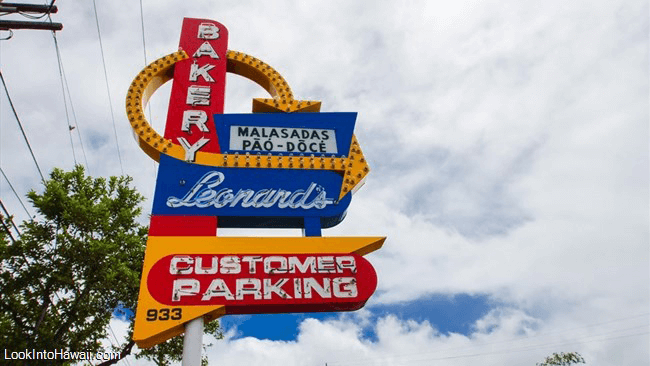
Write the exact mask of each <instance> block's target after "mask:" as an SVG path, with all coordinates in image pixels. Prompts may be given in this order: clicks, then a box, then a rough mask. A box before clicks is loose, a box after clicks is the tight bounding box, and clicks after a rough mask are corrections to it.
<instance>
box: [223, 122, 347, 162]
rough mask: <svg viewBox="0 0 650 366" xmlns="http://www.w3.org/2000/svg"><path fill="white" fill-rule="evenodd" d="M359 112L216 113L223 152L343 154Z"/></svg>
mask: <svg viewBox="0 0 650 366" xmlns="http://www.w3.org/2000/svg"><path fill="white" fill-rule="evenodd" d="M356 118H357V114H356V112H334V113H255V114H215V115H214V122H215V126H216V129H217V136H218V138H219V146H220V148H221V151H222V152H223V153H240V154H244V153H247V152H248V153H252V154H256V153H260V154H272V155H279V154H283V155H290V154H292V155H300V154H303V155H312V154H313V155H314V156H342V155H347V154H348V152H349V151H350V142H351V141H352V133H353V131H354V123H355V121H356Z"/></svg>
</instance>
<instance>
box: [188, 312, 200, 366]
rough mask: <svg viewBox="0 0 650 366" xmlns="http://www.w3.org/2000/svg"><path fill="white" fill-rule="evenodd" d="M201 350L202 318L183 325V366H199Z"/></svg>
mask: <svg viewBox="0 0 650 366" xmlns="http://www.w3.org/2000/svg"><path fill="white" fill-rule="evenodd" d="M202 348H203V317H198V318H196V319H192V320H190V321H189V322H187V323H185V336H184V337H183V366H201V351H202Z"/></svg>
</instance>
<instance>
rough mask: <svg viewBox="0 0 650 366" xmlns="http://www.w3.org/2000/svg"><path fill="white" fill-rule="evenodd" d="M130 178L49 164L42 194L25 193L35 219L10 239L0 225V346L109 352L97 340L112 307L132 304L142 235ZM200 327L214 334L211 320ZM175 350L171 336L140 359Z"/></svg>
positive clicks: (127, 346)
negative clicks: (95, 175) (92, 174)
mask: <svg viewBox="0 0 650 366" xmlns="http://www.w3.org/2000/svg"><path fill="white" fill-rule="evenodd" d="M131 181H132V179H131V178H130V177H124V176H123V177H110V178H109V179H104V178H92V177H88V176H86V175H85V172H84V169H83V167H81V166H77V167H75V169H74V170H73V171H71V172H64V171H62V170H60V169H54V170H53V171H52V173H51V174H50V179H48V180H47V181H46V182H44V190H43V193H41V194H39V193H37V192H36V191H33V190H32V191H30V192H29V193H28V195H27V197H28V198H29V200H30V201H31V203H32V205H33V206H34V207H35V208H36V210H37V212H38V218H37V219H34V220H30V221H25V222H23V223H22V225H20V227H21V231H22V232H21V234H20V236H19V237H18V238H16V239H15V240H13V238H11V237H10V236H9V235H7V234H8V233H7V232H6V230H3V229H2V228H0V348H4V349H6V350H8V351H12V350H15V351H20V350H25V349H36V350H41V349H42V350H54V349H65V350H70V351H91V352H97V351H109V350H107V349H104V347H103V346H102V345H101V343H100V340H102V339H105V338H106V337H107V329H108V324H109V321H110V320H111V318H112V316H113V313H114V311H115V309H116V307H118V306H122V307H124V308H127V309H135V305H136V301H137V298H138V289H139V283H140V275H141V271H142V261H143V258H144V249H145V245H146V239H147V227H146V226H142V225H140V224H139V223H138V222H137V217H138V216H139V215H140V213H141V209H140V207H139V205H140V203H142V201H143V197H142V195H140V194H139V193H138V192H137V191H136V190H135V189H134V188H133V187H131ZM2 220H3V222H4V220H5V218H3V219H2ZM3 227H5V226H3ZM131 329H132V324H131ZM206 329H207V330H208V331H210V332H211V333H212V334H214V335H216V336H217V337H219V336H220V333H219V330H218V324H217V323H216V322H215V323H214V324H211V325H209V326H206ZM133 345H134V343H133V341H132V340H131V334H129V335H128V336H127V339H126V340H125V341H124V343H123V344H120V345H116V346H115V345H114V346H113V349H112V350H113V351H119V352H121V355H122V357H125V356H127V355H129V354H130V353H131V352H132V349H133ZM179 347H180V348H179ZM181 350H182V339H181V337H176V338H175V339H172V340H170V341H168V342H166V345H162V346H158V347H154V348H153V349H152V350H148V351H146V352H145V353H143V355H142V357H146V358H149V359H152V360H154V361H156V362H158V363H159V364H160V365H167V364H169V362H170V360H177V359H179V358H180V356H181ZM117 361H118V360H113V361H112V362H111V361H109V362H105V363H104V364H103V365H110V364H112V363H116V362H117ZM21 362H22V361H16V364H21ZM31 363H32V362H31V361H30V364H31ZM49 363H53V362H52V361H48V364H49ZM58 363H59V364H66V362H65V361H63V360H59V361H58Z"/></svg>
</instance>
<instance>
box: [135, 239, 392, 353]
mask: <svg viewBox="0 0 650 366" xmlns="http://www.w3.org/2000/svg"><path fill="white" fill-rule="evenodd" d="M384 240H385V238H384V237H212V236H164V237H163V236H160V237H157V236H150V237H149V240H148V241H147V250H146V253H145V259H144V267H143V272H142V279H141V283H140V296H139V298H138V307H137V310H136V316H135V317H136V318H135V329H134V332H133V339H134V340H135V341H136V343H137V345H138V347H140V348H148V347H151V346H154V345H156V344H158V343H160V342H163V341H165V340H167V339H169V338H171V337H174V336H176V335H179V334H181V333H183V331H184V328H183V324H184V323H186V322H188V321H190V320H192V319H195V318H198V317H200V316H202V317H204V318H205V319H206V321H209V320H212V319H215V318H217V317H220V316H222V315H224V314H226V312H227V308H226V306H223V305H196V304H194V305H185V304H186V303H184V302H183V301H182V300H184V298H185V297H191V296H187V295H188V292H192V286H193V284H194V283H196V286H198V280H194V279H187V278H181V277H183V276H181V275H182V274H184V273H190V272H192V271H195V273H199V271H200V272H201V273H202V274H215V273H216V272H217V271H220V272H219V273H220V274H222V276H220V277H224V276H227V274H228V268H227V267H228V263H227V262H226V263H224V261H227V260H231V259H232V258H233V257H237V256H239V258H243V259H244V261H246V255H257V256H260V255H264V254H269V255H273V256H270V257H268V258H267V259H268V261H266V262H265V263H261V259H256V257H255V256H252V257H250V259H249V261H248V262H247V263H248V264H247V266H248V265H250V266H253V265H255V264H256V262H255V260H257V265H258V266H260V267H264V266H267V267H271V268H270V270H269V268H260V269H261V270H260V271H259V272H263V270H264V269H266V270H267V271H266V272H267V273H269V272H273V270H277V269H278V267H277V266H278V265H281V264H282V261H283V260H284V261H285V263H286V259H285V257H286V256H288V255H291V257H290V258H289V261H291V259H292V258H295V261H296V263H297V266H298V268H299V269H300V270H299V271H297V272H308V271H309V269H308V267H309V266H310V265H311V267H312V269H311V270H312V272H315V273H316V275H321V276H323V275H324V273H334V274H336V273H343V274H342V275H341V276H340V277H335V278H333V279H332V286H330V282H327V288H328V291H330V292H333V293H334V295H333V296H332V297H333V299H332V301H334V300H336V299H334V298H336V297H340V298H343V299H345V298H346V297H347V298H351V297H353V296H356V295H357V292H362V291H363V288H362V286H361V285H359V290H357V285H356V284H355V283H352V281H356V279H355V278H354V275H356V273H357V269H358V270H359V272H362V269H363V268H362V266H361V264H362V263H360V262H361V261H360V260H357V261H356V262H357V263H356V264H354V258H353V257H352V256H350V255H348V256H338V257H336V256H333V255H329V256H324V255H323V254H328V253H330V254H331V253H336V254H345V253H349V254H354V255H357V256H363V255H365V254H368V253H370V252H373V251H375V250H377V249H379V248H380V247H381V246H382V245H383V242H384ZM206 254H210V256H211V258H210V259H212V258H214V261H215V262H214V263H215V264H216V266H214V267H213V266H211V263H205V262H204V263H200V262H198V261H197V263H195V262H194V260H193V258H192V255H206ZM301 254H305V255H306V254H310V255H312V256H311V257H304V256H303V258H300V255H301ZM217 256H219V257H220V259H221V268H220V269H216V268H217V266H218V264H217V260H218V258H217ZM310 258H311V262H310V263H309V262H308V259H310ZM163 259H165V260H166V261H164V260H163ZM206 262H207V261H206ZM188 263H191V264H192V267H194V268H190V266H187V264H188ZM251 263H252V264H251ZM269 263H270V264H269ZM289 263H291V262H289ZM301 266H302V267H301ZM328 266H330V267H328ZM212 268H214V270H212ZM240 268H241V265H240ZM231 269H232V268H231ZM152 271H153V272H155V275H154V276H151V277H152V278H149V277H150V276H149V274H150V273H152ZM231 272H232V271H231ZM285 272H288V271H285ZM347 272H349V273H348V274H346V273H347ZM237 273H240V272H237ZM350 273H351V274H350ZM161 274H162V275H161ZM372 275H374V272H373V274H372ZM165 276H167V278H165ZM185 277H187V276H185ZM346 279H347V280H346ZM172 280H174V281H172ZM281 280H282V281H284V282H282V285H284V286H285V287H287V286H288V287H289V288H290V289H293V288H292V287H291V286H292V283H289V284H286V283H287V280H286V279H281ZM192 281H194V282H192ZM218 281H221V280H219V279H218V280H217V282H215V283H216V284H215V285H211V287H210V289H209V291H211V292H210V293H211V294H213V295H214V294H219V295H220V296H223V298H228V297H229V296H230V297H232V298H233V299H234V297H235V295H234V294H230V291H231V289H229V288H228V287H227V285H226V283H225V282H223V281H221V282H218ZM264 281H268V282H263V283H266V284H267V287H268V288H269V289H270V290H269V291H271V292H274V293H268V296H269V298H272V297H273V295H278V294H280V295H282V296H285V297H287V295H286V292H285V290H283V289H282V285H281V286H278V282H279V281H276V282H271V280H269V279H265V280H264ZM306 281H307V280H304V283H303V282H301V280H299V279H295V280H294V282H295V283H296V284H298V285H300V286H302V287H300V289H299V290H297V291H299V292H298V293H299V294H300V297H301V298H307V291H304V293H303V288H305V289H306V290H309V291H311V290H312V288H313V291H314V293H315V295H314V296H316V295H317V294H316V293H317V292H318V293H319V294H321V295H322V294H323V293H322V292H323V291H325V289H324V287H318V286H316V285H314V284H313V283H311V282H309V283H307V282H306ZM310 281H312V280H310ZM337 281H338V282H337ZM346 281H347V282H346ZM172 282H174V289H173V290H174V292H173V295H172V296H167V298H166V299H165V300H161V298H160V295H159V294H160V293H161V292H162V291H165V293H172V289H171V288H170V286H171V283H172ZM312 282H313V281H312ZM334 283H338V284H339V287H338V288H337V287H335V286H334V285H333V284H334ZM307 285H309V286H307ZM254 290H259V287H258V288H257V289H255V288H249V287H246V284H243V285H241V288H239V291H244V292H246V291H248V292H249V293H250V294H251V298H252V297H254V294H253V293H252V292H253V291H254ZM368 291H369V292H370V293H371V292H372V291H374V284H373V288H372V289H369V290H368ZM368 291H366V292H368ZM184 292H185V293H184ZM194 292H197V291H194ZM232 292H233V293H234V292H235V291H232ZM194 294H195V295H196V293H194ZM204 296H205V295H204ZM214 296H216V295H214ZM259 296H260V298H261V297H262V295H259ZM265 296H266V295H265ZM325 296H328V294H325ZM329 296H331V294H330V295H329ZM242 297H244V296H242ZM276 297H277V296H276ZM292 297H294V298H295V297H297V296H296V293H292ZM156 298H157V299H158V300H157V299H156ZM255 298H257V297H255ZM179 304H180V305H179ZM280 306H282V305H281V304H280V305H277V307H276V309H277V308H279V307H280ZM307 306H309V304H308V305H307ZM271 312H277V311H271Z"/></svg>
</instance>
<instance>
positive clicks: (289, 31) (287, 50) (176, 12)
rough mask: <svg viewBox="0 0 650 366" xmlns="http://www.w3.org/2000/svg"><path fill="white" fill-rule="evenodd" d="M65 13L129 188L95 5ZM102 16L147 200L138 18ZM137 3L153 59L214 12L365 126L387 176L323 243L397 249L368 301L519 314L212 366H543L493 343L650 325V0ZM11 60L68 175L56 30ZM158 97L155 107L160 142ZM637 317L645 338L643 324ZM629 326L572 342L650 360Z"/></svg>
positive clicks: (130, 158)
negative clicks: (435, 296)
mask: <svg viewBox="0 0 650 366" xmlns="http://www.w3.org/2000/svg"><path fill="white" fill-rule="evenodd" d="M57 5H58V6H59V9H60V10H59V13H58V14H56V15H55V16H54V19H55V21H61V22H63V23H64V25H65V28H64V30H63V31H62V32H60V33H59V35H58V39H59V43H60V45H61V49H62V55H63V60H64V62H65V69H66V75H67V78H68V83H69V86H70V92H71V94H72V101H73V103H74V107H75V112H76V116H77V120H78V123H79V127H80V129H81V132H82V136H83V138H84V146H85V148H86V153H87V155H88V160H89V165H90V171H91V172H92V173H93V174H94V175H111V174H113V175H114V174H119V173H120V167H119V163H118V162H117V155H116V153H115V151H116V150H115V142H114V136H113V127H112V121H111V119H110V111H109V107H108V100H107V96H106V85H105V81H104V79H103V68H102V65H101V59H100V55H99V48H98V44H97V38H96V29H95V23H94V18H93V12H92V7H91V3H90V2H87V3H84V4H75V5H74V6H72V4H65V3H61V4H57ZM97 5H98V7H99V9H98V13H99V15H100V23H101V26H102V36H103V41H104V51H105V53H106V63H107V68H108V69H107V72H108V75H109V77H110V91H111V97H112V102H113V107H114V108H113V109H114V113H115V118H116V121H115V122H116V129H117V131H118V138H119V142H120V147H121V149H122V157H123V161H124V171H125V173H127V174H130V175H133V176H134V178H135V182H136V184H137V186H138V187H139V189H140V190H141V191H142V192H143V193H144V194H146V195H147V196H148V197H150V196H151V195H152V192H153V184H154V177H155V170H154V164H153V163H152V162H151V161H150V160H149V158H148V157H146V156H145V155H144V154H143V153H142V152H141V151H139V149H138V148H137V146H136V144H135V143H134V142H133V140H132V138H131V131H130V129H129V126H128V124H127V122H126V118H125V116H124V112H123V108H122V105H123V100H124V96H125V93H126V90H127V88H128V85H129V84H130V82H131V80H132V78H133V77H134V76H135V75H136V74H137V72H138V71H139V70H140V69H141V68H142V67H143V63H144V61H143V57H144V56H143V54H142V44H141V34H140V23H139V6H138V4H137V3H136V2H120V1H117V2H98V4H97ZM143 5H144V9H145V26H146V36H147V53H148V59H149V61H152V60H153V59H155V58H158V57H161V56H163V55H164V54H168V53H171V52H173V51H174V50H175V49H176V47H177V41H178V32H179V29H180V24H181V18H182V17H183V16H194V17H204V18H211V19H215V20H218V21H220V22H222V23H223V24H225V25H226V26H227V27H228V28H229V31H230V47H229V48H231V49H234V50H239V51H243V52H247V53H250V54H253V55H255V56H257V57H259V58H261V59H263V60H265V61H266V62H268V63H269V64H271V65H272V66H274V67H275V68H276V69H277V70H278V71H279V72H280V73H282V74H283V75H284V76H285V78H286V79H287V80H288V82H289V83H290V84H291V86H292V88H293V90H294V92H295V94H296V95H297V96H298V97H304V98H314V99H322V100H323V110H324V111H358V112H359V118H358V122H357V136H358V137H359V140H360V143H361V146H362V148H363V150H364V152H365V154H366V156H367V157H368V159H369V161H370V162H371V167H372V169H373V172H372V174H371V175H370V177H369V180H368V183H367V184H366V186H365V187H364V188H363V189H362V190H361V191H359V193H358V194H357V195H356V196H355V198H354V199H353V203H352V205H351V207H350V211H349V214H348V217H347V218H346V220H345V221H344V222H343V223H342V224H341V225H340V226H339V227H337V228H334V229H331V230H327V231H326V233H325V235H332V236H334V235H387V236H388V241H387V242H386V244H385V246H384V248H383V249H382V250H381V251H379V252H377V253H374V254H372V255H371V261H372V263H373V264H374V265H375V267H376V268H377V271H378V275H379V291H378V294H377V295H376V296H375V297H374V298H373V299H372V300H371V303H394V302H400V301H407V300H411V299H417V298H420V297H423V296H425V295H427V294H431V293H445V294H454V293H480V294H486V295H488V296H490V297H491V298H494V299H495V300H497V301H500V302H503V303H507V304H508V306H509V308H508V310H503V309H501V310H499V311H497V310H495V312H493V313H491V314H490V315H489V316H487V317H486V318H484V319H482V320H481V321H480V322H479V323H477V333H473V334H472V335H471V336H470V337H466V336H461V335H452V336H445V335H440V334H438V333H436V331H435V329H434V328H433V327H432V325H429V324H426V323H414V322H408V321H401V320H397V319H395V318H392V317H387V318H383V319H382V320H381V321H380V322H378V323H377V324H376V325H375V326H376V332H377V334H378V337H379V338H378V341H377V342H370V341H368V340H367V339H363V338H361V336H360V335H361V328H360V326H359V325H358V324H357V323H356V322H358V321H359V320H358V319H357V318H354V317H352V318H345V319H343V320H339V321H336V322H333V321H328V322H319V321H315V320H307V321H305V322H304V323H303V324H302V325H301V332H300V336H299V338H298V340H297V341H296V342H272V341H261V340H256V339H251V338H243V339H234V338H229V339H227V340H226V341H224V342H218V343H217V344H216V345H215V348H214V351H211V352H214V355H215V356H214V357H215V358H214V359H215V363H218V362H222V361H223V360H224V359H228V360H229V362H228V363H230V360H233V362H242V364H256V363H260V364H262V363H264V362H265V361H266V362H268V360H269V359H273V360H274V362H273V363H278V364H279V363H286V364H288V365H290V364H306V363H309V362H311V361H313V363H314V364H322V361H329V360H331V361H332V362H333V361H337V360H339V361H344V360H346V359H350V360H353V359H355V360H356V359H361V360H366V359H367V357H369V356H373V357H377V358H378V361H377V362H374V363H372V362H370V363H366V364H411V363H410V362H404V360H410V359H404V360H400V359H399V357H397V358H389V357H393V356H395V355H412V357H413V358H414V359H418V358H417V357H421V359H422V360H423V361H422V363H426V361H425V360H429V361H431V360H433V359H435V358H444V357H451V356H454V355H462V354H469V353H481V354H482V355H481V356H476V357H468V358H459V359H450V358H444V359H440V360H439V361H436V362H440V364H449V365H464V364H469V363H472V364H475V363H477V361H479V360H480V363H481V364H495V365H501V364H534V363H535V362H538V361H541V359H542V358H543V356H544V355H546V354H548V353H550V352H553V351H556V350H558V347H559V346H557V347H550V348H545V349H541V350H536V351H535V352H532V351H531V352H528V351H521V352H501V350H502V348H498V347H497V346H496V345H492V346H485V344H484V343H482V342H486V343H490V342H500V341H504V340H506V339H511V338H513V337H514V338H517V337H519V336H520V333H521V332H526V331H525V330H524V328H522V327H526V326H529V327H533V328H534V329H533V328H531V329H533V330H534V331H539V332H542V331H544V332H553V331H558V330H562V329H567V328H571V327H573V328H576V327H580V326H584V325H586V324H593V323H595V322H598V321H600V320H603V321H606V320H609V319H618V318H622V317H625V316H628V315H636V314H641V313H644V312H645V313H647V309H648V303H649V298H650V295H649V293H648V292H649V288H650V281H649V264H648V263H649V255H648V250H649V245H648V244H649V238H648V222H649V221H648V219H649V217H648V202H649V194H648V183H649V182H648V180H649V179H648V172H649V167H648V165H649V163H648V136H649V133H648V118H649V115H648V68H647V65H648V48H649V47H648V17H647V13H648V5H647V2H644V1H601V2H587V1H575V2H569V3H567V2H559V1H550V2H548V1H547V2H544V3H530V2H517V1H508V0H506V1H491V2H472V1H463V2H453V3H450V2H440V1H419V2H418V1H415V2H378V3H377V4H374V6H368V4H365V3H356V2H343V1H334V2H313V3H308V2H299V3H295V2H290V1H285V2H274V3H264V4H258V5H255V6H252V5H248V4H243V3H237V4H221V3H220V4H215V3H214V2H210V1H193V2H181V3H179V2H165V1H157V2H155V3H154V2H147V1H144V4H143ZM0 56H1V57H0V61H1V66H2V72H3V75H4V77H5V79H6V80H7V83H8V86H9V89H10V93H11V96H12V98H13V100H14V103H15V106H16V109H17V111H18V113H19V115H20V116H21V119H22V122H23V124H24V125H25V129H26V132H27V135H28V137H29V139H30V141H31V143H32V146H33V147H34V150H35V153H36V156H37V158H38V160H39V163H40V164H41V166H42V168H43V169H44V171H46V172H47V171H49V170H50V169H51V168H52V167H54V166H60V167H65V168H70V167H71V166H72V154H71V150H70V142H69V138H70V137H69V135H68V130H67V127H66V126H67V122H65V121H66V119H65V111H64V109H63V105H62V100H63V98H62V96H61V92H60V89H61V85H60V81H59V79H58V77H59V76H58V68H57V64H56V60H55V54H54V49H53V45H52V40H51V35H50V34H49V33H47V32H37V31H17V32H16V34H15V36H14V38H13V39H12V40H10V41H2V42H0ZM228 88H229V91H228V97H231V98H233V100H232V101H228V110H229V111H230V112H247V111H248V109H247V108H250V98H252V97H256V96H263V95H264V92H263V90H261V89H260V88H257V87H256V86H253V85H251V83H248V82H246V81H242V80H234V78H229V79H228ZM230 88H234V89H232V90H231V89H230ZM166 98H167V96H166V95H163V96H157V97H156V98H155V99H154V100H153V106H154V108H153V114H154V117H155V118H154V121H153V122H154V126H156V128H158V129H159V131H160V130H161V129H162V126H163V123H164V122H163V116H164V115H165V114H166V107H167V102H166V100H165V99H166ZM1 99H2V101H1V102H0V122H1V123H0V128H1V130H0V142H1V143H2V149H1V154H0V162H1V164H2V168H3V170H4V171H5V172H6V173H7V174H8V176H9V177H10V179H12V182H13V183H14V185H15V186H16V188H17V189H18V191H19V192H20V193H21V194H23V193H24V192H26V191H27V190H28V189H29V188H32V187H34V188H37V187H38V181H39V179H38V176H37V173H36V170H35V168H34V167H33V163H32V162H31V158H30V157H29V155H28V152H27V150H26V147H25V144H24V142H23V141H22V137H21V136H20V133H19V131H18V129H17V126H16V125H15V121H14V120H13V117H12V113H11V110H10V109H9V106H8V104H7V102H6V100H5V99H4V95H3V96H2V98H1ZM72 137H73V139H74V141H75V142H74V143H75V149H76V155H77V159H78V160H79V161H81V151H80V146H79V143H78V140H77V135H73V136H72ZM0 187H1V188H2V192H1V193H2V199H3V202H5V203H6V204H7V205H8V206H9V207H10V209H11V210H12V211H13V212H14V213H16V215H17V217H18V218H19V219H22V218H24V217H25V215H24V214H23V213H22V212H21V211H20V206H19V204H18V202H17V200H15V199H14V198H12V197H11V194H10V191H9V190H8V187H7V185H6V184H5V183H4V182H2V183H1V185H0ZM149 207H150V202H149V203H147V204H146V205H145V211H146V210H148V209H149ZM282 235H284V233H283V234H282ZM532 317H534V318H532ZM636 320H638V321H639V322H640V323H639V325H643V324H646V325H647V318H639V319H636ZM617 324H618V323H617ZM621 324H622V323H621ZM625 325H626V326H628V325H629V326H628V328H631V327H632V325H630V324H628V323H625ZM368 326H372V325H368ZM364 327H365V325H364ZM494 327H496V328H494ZM484 329H491V331H490V332H488V333H485V332H484V331H483V330H484ZM608 329H613V328H607V329H605V330H603V329H601V328H594V327H591V328H589V327H587V328H584V329H583V330H582V331H583V332H582V333H575V332H573V333H572V332H568V333H561V334H560V335H561V336H558V337H557V338H551V339H547V343H549V344H551V343H552V342H557V343H553V344H560V343H561V342H565V343H570V344H573V343H572V342H574V341H575V340H576V339H586V337H587V336H590V335H593V334H601V333H602V334H604V333H606V332H605V331H606V330H608ZM621 329H622V328H621ZM646 330H647V328H646ZM599 332H600V333H599ZM631 332H632V331H627V333H625V332H623V333H624V334H631ZM621 334H622V333H620V332H619V333H613V334H610V335H605V336H602V337H601V338H608V337H609V338H608V339H606V340H604V341H602V342H595V341H594V342H591V343H585V344H584V345H583V346H577V347H578V348H580V350H581V351H583V352H584V353H583V355H584V356H585V357H586V358H587V359H588V361H590V362H594V364H595V363H598V364H602V365H607V364H609V365H617V364H643V363H644V362H647V359H648V347H647V335H645V336H638V337H629V338H612V337H617V336H619V335H621ZM517 342H519V341H517ZM522 344H523V343H516V342H514V341H513V343H512V344H508V343H505V345H506V346H508V345H510V346H512V347H511V348H513V349H514V348H516V347H524V346H522ZM526 344H527V343H526ZM531 344H532V342H531ZM449 347H451V348H452V349H453V350H451V351H442V350H443V349H444V350H447V349H448V348H449ZM463 347H464V348H463ZM506 349H507V348H506ZM429 350H433V351H436V353H426V352H428V351H429ZM438 350H440V352H438ZM423 353H424V354H423ZM336 355H341V356H340V357H339V356H337V357H334V356H336ZM382 357H383V358H382ZM400 357H401V356H400ZM427 357H428V359H427ZM217 360H218V361H217ZM276 360H277V362H276ZM443 360H444V361H443ZM307 361H309V362H307ZM246 362H249V363H246ZM443 362H444V363H443ZM332 364H335V363H332ZM359 364H363V363H359Z"/></svg>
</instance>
